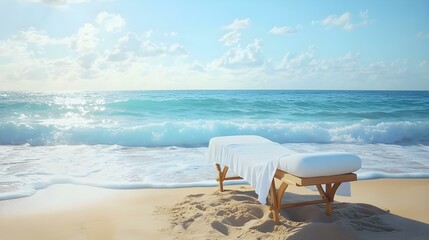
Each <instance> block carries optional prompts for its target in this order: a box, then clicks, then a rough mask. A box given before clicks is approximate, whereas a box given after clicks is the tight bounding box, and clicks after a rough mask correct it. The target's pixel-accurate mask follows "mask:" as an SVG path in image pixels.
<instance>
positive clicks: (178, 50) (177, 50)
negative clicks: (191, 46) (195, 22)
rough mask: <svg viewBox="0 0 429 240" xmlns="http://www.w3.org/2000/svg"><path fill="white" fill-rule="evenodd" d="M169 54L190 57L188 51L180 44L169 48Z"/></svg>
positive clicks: (174, 44)
mask: <svg viewBox="0 0 429 240" xmlns="http://www.w3.org/2000/svg"><path fill="white" fill-rule="evenodd" d="M168 53H169V54H171V55H176V56H186V55H188V53H187V51H186V49H185V48H184V47H183V46H182V45H180V44H178V43H173V44H172V45H171V46H170V47H169V48H168Z"/></svg>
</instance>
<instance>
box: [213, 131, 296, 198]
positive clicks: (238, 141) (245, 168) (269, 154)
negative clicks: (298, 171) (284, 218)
mask: <svg viewBox="0 0 429 240" xmlns="http://www.w3.org/2000/svg"><path fill="white" fill-rule="evenodd" d="M292 153H294V152H293V151H291V150H289V149H287V148H285V147H284V146H282V145H280V144H278V143H274V142H272V141H270V140H268V139H265V138H262V137H259V136H231V137H218V138H212V139H211V140H210V143H209V160H210V161H212V162H216V163H219V165H220V166H221V167H222V168H223V167H225V166H228V168H229V169H231V170H232V171H233V172H234V173H236V174H238V175H239V176H240V177H242V178H243V179H244V180H245V181H247V182H248V183H249V184H250V185H251V186H252V187H254V188H255V192H256V193H257V194H258V200H259V202H261V203H262V204H265V202H266V198H267V196H268V192H269V189H270V184H271V181H272V179H273V177H274V174H275V172H276V169H277V166H278V161H279V159H280V158H281V157H283V156H286V155H289V154H292Z"/></svg>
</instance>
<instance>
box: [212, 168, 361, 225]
mask: <svg viewBox="0 0 429 240" xmlns="http://www.w3.org/2000/svg"><path fill="white" fill-rule="evenodd" d="M216 169H217V171H218V178H217V179H216V180H217V181H218V182H219V190H220V191H221V192H223V182H224V181H226V180H235V179H242V178H241V177H239V176H235V177H226V174H227V172H228V167H224V168H223V169H221V167H220V165H219V164H216ZM275 179H278V180H279V181H280V186H279V188H278V189H277V188H276V184H275ZM356 179H357V177H356V174H354V173H347V174H341V175H332V176H325V177H309V178H301V177H297V176H294V175H292V174H289V173H287V172H284V171H282V170H279V169H277V170H276V173H275V175H274V179H273V180H272V182H271V186H270V191H269V194H268V200H269V202H270V210H271V212H272V214H273V220H274V221H275V222H276V223H277V224H279V223H280V217H279V216H280V215H279V214H280V209H282V208H291V207H297V206H304V205H310V204H319V203H325V204H326V214H327V215H331V214H332V202H333V201H334V196H335V193H336V191H337V189H338V187H339V186H340V184H341V183H342V182H350V181H356ZM289 185H293V186H299V187H301V186H313V185H315V186H316V187H317V190H318V191H319V194H320V196H321V199H320V200H314V201H306V202H297V203H286V204H282V198H283V195H284V193H285V191H286V189H287V187H288V186H289ZM322 185H325V189H323V187H322Z"/></svg>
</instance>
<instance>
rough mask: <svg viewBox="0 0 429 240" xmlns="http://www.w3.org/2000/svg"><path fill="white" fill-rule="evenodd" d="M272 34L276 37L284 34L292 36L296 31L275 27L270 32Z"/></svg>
mask: <svg viewBox="0 0 429 240" xmlns="http://www.w3.org/2000/svg"><path fill="white" fill-rule="evenodd" d="M269 32H270V33H272V34H274V35H282V34H291V33H294V32H295V31H294V30H293V29H292V28H291V27H286V26H285V27H277V26H275V27H273V28H272V29H271V30H270V31H269Z"/></svg>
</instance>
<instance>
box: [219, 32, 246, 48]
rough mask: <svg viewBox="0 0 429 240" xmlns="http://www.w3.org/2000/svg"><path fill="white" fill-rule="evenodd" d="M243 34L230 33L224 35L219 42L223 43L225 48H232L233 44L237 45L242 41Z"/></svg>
mask: <svg viewBox="0 0 429 240" xmlns="http://www.w3.org/2000/svg"><path fill="white" fill-rule="evenodd" d="M240 36H241V33H239V32H237V31H232V32H229V33H227V34H225V35H223V36H222V37H221V38H220V39H219V41H220V42H222V43H223V44H224V45H225V46H231V45H233V44H236V43H238V42H239V41H240Z"/></svg>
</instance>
